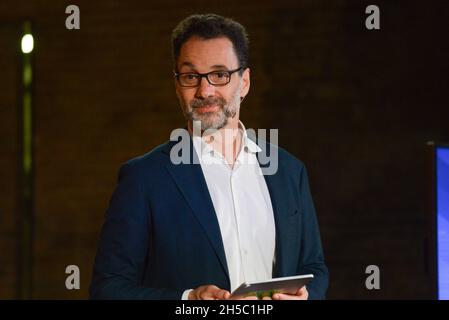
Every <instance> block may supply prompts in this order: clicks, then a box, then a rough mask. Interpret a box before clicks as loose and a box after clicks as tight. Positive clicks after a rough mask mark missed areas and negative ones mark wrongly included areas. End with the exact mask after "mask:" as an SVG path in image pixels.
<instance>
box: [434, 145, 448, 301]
mask: <svg viewBox="0 0 449 320" xmlns="http://www.w3.org/2000/svg"><path fill="white" fill-rule="evenodd" d="M436 169H437V172H436V183H437V257H438V299H441V300H449V147H446V148H444V147H438V148H436Z"/></svg>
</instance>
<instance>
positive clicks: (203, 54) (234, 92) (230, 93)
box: [175, 37, 249, 130]
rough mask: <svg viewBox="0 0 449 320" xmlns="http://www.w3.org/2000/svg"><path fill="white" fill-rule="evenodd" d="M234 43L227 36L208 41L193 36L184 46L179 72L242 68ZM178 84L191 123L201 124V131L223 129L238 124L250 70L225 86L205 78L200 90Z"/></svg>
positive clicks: (198, 87)
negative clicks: (212, 82) (231, 124)
mask: <svg viewBox="0 0 449 320" xmlns="http://www.w3.org/2000/svg"><path fill="white" fill-rule="evenodd" d="M239 67H240V65H239V62H238V59H237V56H236V54H235V51H234V48H233V45H232V42H231V41H230V40H229V39H228V38H225V37H221V38H215V39H209V40H204V39H201V38H198V37H192V38H190V39H189V40H187V41H186V42H185V43H184V44H183V45H182V47H181V50H180V53H179V57H178V61H177V68H178V72H179V73H186V72H192V73H207V72H210V71H228V70H235V69H237V68H239ZM175 82H176V95H177V96H178V99H179V102H180V104H181V108H182V111H183V113H184V116H185V117H186V119H187V120H190V121H201V129H202V130H207V129H220V128H223V127H224V126H226V125H227V124H228V122H229V121H236V122H237V121H238V117H239V109H240V98H241V97H244V96H246V94H247V93H248V90H249V69H246V70H245V71H244V73H243V74H242V76H240V74H239V73H238V72H236V73H233V74H232V75H231V81H230V82H229V83H228V84H227V85H225V86H214V85H211V84H210V83H209V82H208V81H207V79H206V78H205V77H204V78H202V79H201V83H200V84H199V85H198V86H197V87H182V86H180V85H179V83H178V82H177V81H175Z"/></svg>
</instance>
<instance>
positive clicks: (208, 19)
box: [172, 13, 249, 74]
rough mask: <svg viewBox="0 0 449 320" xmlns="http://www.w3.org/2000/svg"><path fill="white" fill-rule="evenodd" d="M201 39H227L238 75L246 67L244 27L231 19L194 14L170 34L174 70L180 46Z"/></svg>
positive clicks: (246, 44) (246, 39)
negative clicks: (232, 51)
mask: <svg viewBox="0 0 449 320" xmlns="http://www.w3.org/2000/svg"><path fill="white" fill-rule="evenodd" d="M193 36H197V37H200V38H202V39H205V40H208V39H215V38H220V37H226V38H228V39H229V40H230V41H231V42H232V45H233V47H234V51H235V54H236V55H237V59H238V61H239V64H240V65H239V67H242V68H243V69H242V70H240V74H242V73H243V70H244V69H245V68H246V67H248V59H249V40H248V34H247V33H246V30H245V27H243V26H242V25H241V24H240V23H238V22H237V21H234V20H232V19H231V18H225V17H222V16H219V15H217V14H213V13H209V14H194V15H191V16H189V17H187V18H185V19H184V20H182V21H181V22H180V23H179V24H178V25H177V26H176V28H175V29H174V30H173V32H172V50H173V63H174V66H175V69H176V68H177V66H176V63H177V61H178V58H179V52H180V51H181V47H182V45H183V44H184V43H185V42H187V40H189V39H190V38H191V37H193Z"/></svg>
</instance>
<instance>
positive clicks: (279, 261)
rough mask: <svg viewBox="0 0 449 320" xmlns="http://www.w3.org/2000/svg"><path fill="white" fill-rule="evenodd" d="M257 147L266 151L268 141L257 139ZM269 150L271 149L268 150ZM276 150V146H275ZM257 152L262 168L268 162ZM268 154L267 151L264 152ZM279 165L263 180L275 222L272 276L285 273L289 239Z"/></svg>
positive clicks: (286, 210)
mask: <svg viewBox="0 0 449 320" xmlns="http://www.w3.org/2000/svg"><path fill="white" fill-rule="evenodd" d="M258 145H259V147H260V148H261V149H262V151H261V152H266V148H267V145H268V143H267V142H265V141H258ZM270 151H271V152H272V151H273V150H270ZM275 151H276V152H277V148H275ZM259 153H260V152H258V153H257V160H258V161H259V165H260V167H261V168H262V171H263V168H266V167H268V166H269V165H270V164H269V163H267V164H264V163H261V162H260V159H259ZM265 154H268V153H265ZM279 171H280V167H278V170H277V172H276V173H275V174H272V175H267V174H264V178H265V181H266V183H267V187H268V192H269V193H270V198H271V204H272V206H273V213H274V220H275V224H276V245H275V264H274V268H273V277H282V276H285V274H286V269H285V267H286V265H287V259H288V255H287V252H285V251H286V250H285V249H286V248H287V247H288V245H287V243H288V242H289V241H290V240H289V239H290V237H289V234H288V230H290V228H289V225H288V214H289V212H288V208H287V206H286V205H285V203H286V201H285V192H284V190H283V187H282V181H283V180H282V178H281V173H280V172H279Z"/></svg>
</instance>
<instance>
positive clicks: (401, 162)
mask: <svg viewBox="0 0 449 320" xmlns="http://www.w3.org/2000/svg"><path fill="white" fill-rule="evenodd" d="M69 4H75V3H74V2H72V1H59V2H52V3H51V4H50V2H48V1H43V0H40V1H32V2H31V1H24V0H16V1H10V0H7V1H2V2H1V3H0V67H1V71H0V72H1V74H2V76H1V77H0V141H1V153H0V188H1V189H0V250H1V252H2V255H1V258H0V283H1V284H2V285H1V290H0V298H14V297H16V296H17V292H18V282H17V272H18V271H17V252H18V229H17V223H16V221H17V217H18V216H19V214H20V212H19V210H18V202H17V201H18V200H17V199H18V189H17V188H18V179H17V173H18V171H17V168H18V164H17V163H18V162H17V161H18V160H17V159H18V108H19V101H20V100H19V86H18V84H19V79H20V78H19V73H18V72H19V69H20V65H19V62H20V59H19V58H18V57H19V55H18V51H17V47H14V46H16V45H17V43H16V42H15V41H17V40H16V37H17V35H18V32H20V29H18V28H19V26H20V22H21V21H22V20H23V19H25V18H31V19H32V21H33V25H34V33H35V38H36V48H35V52H34V65H35V83H34V110H35V119H34V120H35V137H34V138H35V170H36V171H35V188H34V192H35V206H34V208H35V209H34V210H35V235H34V244H33V253H34V264H33V293H32V296H33V297H34V298H71V299H80V298H87V296H88V285H89V282H90V277H91V271H92V264H93V259H94V255H95V251H96V245H97V240H98V236H99V230H100V227H101V224H102V221H103V216H104V212H105V209H106V207H107V205H108V200H109V197H110V195H111V192H112V190H113V188H114V185H115V180H116V174H117V170H118V168H119V166H120V164H121V163H123V162H124V161H126V160H127V159H130V158H132V157H134V156H137V155H140V154H142V153H145V152H147V151H148V150H150V149H152V148H153V147H155V146H156V145H158V144H160V143H162V142H164V141H165V140H167V139H168V137H169V132H170V131H171V130H172V129H173V128H175V127H180V126H183V118H182V115H181V112H180V109H179V106H178V104H177V100H176V97H175V94H174V90H173V83H172V78H171V58H170V42H169V39H170V32H171V30H172V28H173V27H174V26H175V25H176V23H177V22H178V21H179V20H181V19H182V18H184V17H185V16H187V15H188V14H191V13H195V12H203V13H204V12H216V13H219V14H223V15H226V16H232V17H234V18H235V19H237V20H238V21H240V22H241V23H242V24H244V25H245V26H246V27H247V29H248V32H249V34H250V39H251V69H252V70H251V76H252V85H251V92H250V95H249V96H248V97H247V99H245V102H244V104H243V107H242V108H243V109H242V120H243V121H244V123H245V124H246V126H247V127H248V128H279V133H280V138H279V142H280V144H281V145H282V146H283V147H285V148H286V149H288V150H289V151H290V152H291V153H293V154H294V155H296V156H297V157H298V158H300V159H301V160H303V161H304V162H305V163H306V166H307V167H308V171H309V177H310V181H311V187H312V191H313V195H314V200H315V203H316V207H317V211H318V215H319V221H320V225H321V233H322V238H323V244H324V249H325V254H326V258H327V263H328V265H329V268H330V272H331V273H330V276H331V278H330V288H329V291H328V297H329V298H368V299H371V298H373V299H377V298H423V297H428V296H429V294H430V286H429V285H428V284H427V283H428V279H429V278H428V277H429V275H428V274H427V273H426V268H425V258H426V257H425V252H424V249H423V246H424V237H425V231H426V229H425V227H426V225H425V223H426V221H427V220H426V219H427V217H426V214H427V212H426V204H427V203H426V201H427V193H428V190H427V189H426V178H427V176H426V173H427V172H426V169H427V167H426V162H425V160H426V158H425V151H426V141H428V140H436V141H446V142H448V141H449V125H448V123H447V119H449V108H448V98H447V96H446V94H445V90H447V88H446V87H445V86H444V80H445V79H446V78H447V74H448V71H449V70H448V67H449V63H448V62H447V59H446V57H447V53H448V44H447V41H445V37H446V36H447V35H446V32H445V30H446V29H447V28H446V26H445V21H447V18H448V15H447V13H448V12H449V10H448V5H447V4H446V2H445V1H435V3H434V4H432V5H431V4H426V5H421V6H418V5H412V4H410V3H409V2H408V1H395V2H394V3H391V2H390V3H388V2H387V1H378V2H377V4H378V5H379V6H380V8H381V30H379V31H368V30H366V29H365V28H364V18H365V14H364V8H365V7H366V6H367V5H368V4H371V3H368V2H366V3H365V2H353V1H333V2H332V4H330V3H329V1H312V0H310V1H276V2H274V1H255V0H254V1H253V0H251V1H233V0H232V1H226V2H225V1H215V2H210V1H207V2H202V1H190V2H189V3H180V2H179V1H151V2H149V1H106V0H102V1H95V2H93V1H86V0H84V1H76V4H77V5H79V7H80V10H81V29H80V30H77V31H74V30H72V31H69V30H66V29H65V18H66V14H65V7H66V6H67V5H69ZM18 30H19V31H18ZM69 264H75V265H78V266H79V267H80V269H81V290H78V291H76V290H75V291H69V290H66V289H65V286H64V283H65V277H66V274H65V273H64V271H65V267H66V266H67V265H69ZM369 264H376V265H378V266H379V267H380V269H381V290H379V291H368V290H366V289H365V287H364V281H365V277H366V275H365V274H364V270H365V267H366V266H367V265H369ZM410 278H414V279H415V281H413V282H410V281H409V279H410Z"/></svg>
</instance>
